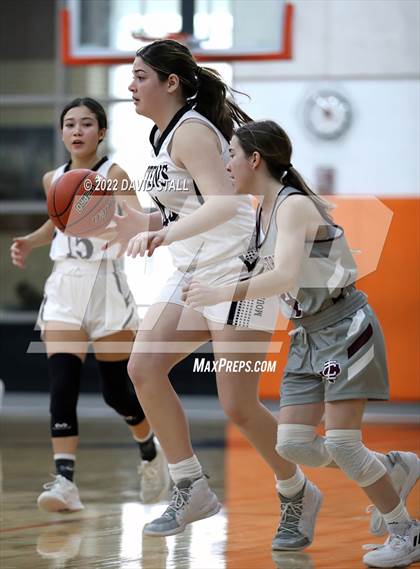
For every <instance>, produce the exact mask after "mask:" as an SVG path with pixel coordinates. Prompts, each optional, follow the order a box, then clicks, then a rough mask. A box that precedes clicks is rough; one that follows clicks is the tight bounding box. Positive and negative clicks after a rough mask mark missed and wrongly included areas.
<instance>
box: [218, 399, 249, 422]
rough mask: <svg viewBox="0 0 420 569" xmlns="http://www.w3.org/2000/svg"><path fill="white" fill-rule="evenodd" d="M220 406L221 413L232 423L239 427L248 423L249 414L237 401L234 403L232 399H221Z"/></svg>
mask: <svg viewBox="0 0 420 569" xmlns="http://www.w3.org/2000/svg"><path fill="white" fill-rule="evenodd" d="M220 404H221V406H222V408H223V411H224V413H225V415H226V417H228V418H229V419H230V420H231V421H232V423H234V424H235V425H237V426H238V427H241V426H243V425H245V424H246V423H247V421H249V417H250V413H249V410H247V409H246V408H245V407H244V406H243V405H242V404H239V402H238V401H235V399H234V398H230V397H229V398H223V397H222V398H221V399H220Z"/></svg>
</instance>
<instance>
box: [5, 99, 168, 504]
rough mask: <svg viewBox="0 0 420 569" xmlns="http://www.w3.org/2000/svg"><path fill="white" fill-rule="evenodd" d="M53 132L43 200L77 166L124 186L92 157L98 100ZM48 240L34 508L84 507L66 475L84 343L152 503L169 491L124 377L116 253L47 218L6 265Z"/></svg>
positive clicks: (126, 349)
mask: <svg viewBox="0 0 420 569" xmlns="http://www.w3.org/2000/svg"><path fill="white" fill-rule="evenodd" d="M60 126H61V132H62V138H63V142H64V145H65V147H66V149H67V150H68V152H69V153H70V160H69V162H68V163H67V164H64V165H63V166H60V167H59V168H57V169H56V170H54V171H52V172H48V173H47V174H45V176H44V178H43V184H44V189H45V193H46V194H48V191H49V188H50V186H51V184H52V183H53V182H54V181H55V180H57V179H58V178H59V177H60V176H61V175H62V174H63V173H64V172H67V171H69V170H72V169H77V168H88V169H91V170H94V171H97V172H98V173H99V174H102V175H103V176H104V177H106V178H109V179H112V180H117V183H118V186H119V188H121V184H122V182H123V180H125V181H126V182H128V179H127V174H126V173H125V172H124V171H123V170H122V169H121V168H120V167H119V166H118V165H117V164H114V163H113V162H112V161H111V160H109V159H108V158H107V157H103V158H101V157H100V156H99V154H98V145H99V143H100V142H101V141H102V140H103V139H104V137H105V134H106V129H107V118H106V114H105V111H104V109H103V107H102V106H101V105H100V104H99V103H98V102H97V101H95V100H93V99H90V98H88V97H86V98H79V99H75V100H74V101H72V102H71V103H69V104H68V105H67V106H66V107H65V108H64V109H63V111H62V113H61V118H60ZM127 187H129V185H128V186H127ZM124 195H125V199H128V200H130V199H131V200H132V198H134V200H132V202H131V203H133V205H135V204H138V201H137V199H136V198H135V196H131V198H130V197H128V196H127V195H126V193H124ZM116 197H117V199H121V196H119V195H117V196H116ZM135 206H136V205H135ZM136 207H140V206H136ZM140 215H142V214H140ZM51 241H52V244H51V250H50V257H51V259H52V260H53V261H54V269H53V272H52V274H51V276H50V277H49V279H48V280H47V282H46V285H45V291H44V300H43V302H42V305H41V308H40V312H39V318H38V323H39V325H40V327H41V330H42V338H43V339H44V341H45V344H46V349H47V353H48V368H49V375H50V396H51V401H50V412H51V437H52V446H53V453H54V462H55V469H56V476H55V478H54V481H53V482H50V483H47V484H46V485H45V486H44V488H45V491H44V492H42V494H41V495H40V496H39V498H38V505H39V507H40V508H41V509H43V510H47V511H50V512H51V511H62V510H70V511H75V510H80V509H82V508H83V506H82V503H81V501H80V497H79V492H78V489H77V486H76V485H75V483H74V481H73V477H74V470H75V460H76V450H77V446H78V442H79V432H78V422H77V413H76V407H77V400H78V396H79V388H80V376H81V370H82V364H83V361H84V360H85V357H86V351H87V347H88V343H89V342H92V343H93V348H94V351H95V355H96V359H97V362H98V366H99V370H100V375H101V379H102V394H103V397H104V399H105V402H106V403H107V404H108V405H110V406H111V407H112V408H113V409H114V410H115V411H116V412H117V413H118V414H120V415H121V416H122V417H123V419H124V420H125V422H126V423H127V425H128V427H129V429H130V431H131V433H132V436H133V438H134V440H135V441H137V443H138V446H139V451H140V457H141V464H140V466H139V474H140V477H141V487H140V498H141V500H142V501H143V502H151V501H155V500H158V499H159V498H160V497H163V496H164V495H165V492H167V491H168V489H169V474H168V471H167V465H166V461H165V459H164V456H163V453H162V451H161V449H160V447H159V445H158V444H157V441H156V440H155V439H154V436H153V433H152V432H151V430H150V426H149V423H148V421H147V419H146V418H145V415H144V412H143V409H142V408H141V406H140V404H139V402H138V400H137V397H136V394H135V393H134V390H133V388H132V384H131V381H130V379H129V377H128V375H127V362H128V354H129V353H130V349H131V344H132V341H133V338H134V332H133V331H134V330H135V329H136V328H137V325H138V319H137V307H136V304H135V302H134V299H133V297H132V295H131V292H130V289H129V287H128V284H127V280H126V276H125V273H124V271H123V263H122V260H121V259H117V254H118V247H112V248H110V249H109V250H108V251H106V253H104V252H103V251H102V249H101V247H102V245H103V244H104V243H105V241H104V240H103V239H99V238H83V239H81V238H78V237H70V236H68V235H65V234H64V233H62V232H61V231H59V230H57V229H54V226H53V224H52V222H51V221H50V220H48V221H47V222H46V223H45V224H44V225H43V226H42V227H40V228H39V229H37V230H36V231H34V232H33V233H31V234H29V235H26V236H24V237H19V238H16V239H14V240H13V244H12V246H11V257H12V261H13V263H14V264H15V265H16V266H17V267H20V268H24V266H25V261H26V258H27V257H28V255H29V254H30V252H31V251H32V249H33V248H35V247H40V246H42V245H46V244H48V243H50V242H51ZM118 346H123V348H119V349H118ZM115 348H117V349H115Z"/></svg>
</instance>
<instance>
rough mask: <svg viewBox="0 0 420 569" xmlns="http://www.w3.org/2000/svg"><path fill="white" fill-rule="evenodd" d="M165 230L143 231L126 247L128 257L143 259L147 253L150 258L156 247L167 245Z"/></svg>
mask: <svg viewBox="0 0 420 569" xmlns="http://www.w3.org/2000/svg"><path fill="white" fill-rule="evenodd" d="M167 231H168V230H167V229H166V228H164V229H159V231H145V232H144V233H139V234H138V235H135V236H134V237H133V238H132V239H130V242H129V243H128V247H127V255H128V256H129V257H133V258H134V257H137V255H140V257H144V255H145V254H146V251H147V256H148V257H151V256H152V255H153V253H154V251H155V249H157V248H158V247H161V246H162V245H169V243H168V241H167V239H166V235H167Z"/></svg>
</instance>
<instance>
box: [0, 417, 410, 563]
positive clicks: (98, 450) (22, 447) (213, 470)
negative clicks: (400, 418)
mask: <svg viewBox="0 0 420 569" xmlns="http://www.w3.org/2000/svg"><path fill="white" fill-rule="evenodd" d="M80 430H81V441H82V442H81V446H80V450H79V453H78V461H77V474H76V476H77V484H78V486H79V490H80V494H81V498H82V501H83V502H84V505H85V510H84V511H83V512H78V513H74V514H47V513H44V512H41V511H39V510H38V509H37V506H36V498H37V495H38V494H39V493H40V491H41V489H42V484H43V483H45V482H47V481H48V479H49V472H51V471H52V459H51V453H50V447H49V440H48V420H47V419H46V418H45V417H39V418H37V417H32V418H31V417H26V418H25V417H10V416H9V417H6V418H3V419H2V450H1V460H2V491H3V492H2V527H1V536H0V537H1V541H0V567H1V568H2V569H29V568H30V569H41V568H45V569H46V568H48V569H61V568H69V569H70V568H72V569H76V568H77V569H94V568H95V569H114V568H115V569H117V568H118V569H314V568H316V569H359V568H363V567H365V566H364V564H363V563H362V561H361V559H362V555H363V550H362V545H363V544H366V543H375V542H378V543H379V542H381V541H383V538H379V539H377V538H375V537H374V536H371V535H370V534H369V531H368V522H369V518H368V516H367V515H366V514H365V508H366V506H367V505H368V500H367V498H366V497H365V496H364V494H363V493H362V491H361V490H360V489H359V488H357V487H356V486H355V485H354V484H353V483H351V482H349V481H348V480H346V479H345V477H344V476H343V474H342V473H341V472H339V471H337V470H333V469H306V472H307V474H308V475H309V476H310V478H311V480H313V481H314V482H315V483H316V484H317V485H318V486H319V488H320V489H321V490H322V492H323V493H324V503H323V507H322V509H321V512H320V515H319V518H318V524H317V529H316V534H315V540H314V543H313V544H312V546H311V547H310V548H309V549H307V550H306V551H305V552H302V553H286V552H284V553H277V554H273V555H272V552H271V549H270V543H271V538H272V536H273V533H274V531H275V529H276V526H277V523H278V519H279V504H278V501H277V497H276V495H275V491H274V481H273V476H272V474H271V472H270V470H269V469H268V467H266V465H265V464H264V463H263V461H262V460H261V459H260V458H259V457H258V456H257V454H256V453H255V451H254V450H253V449H252V448H251V447H250V446H249V444H248V443H247V442H246V441H245V440H244V438H243V437H242V435H241V434H240V433H239V432H238V431H237V429H236V428H234V427H233V426H231V425H230V424H227V423H225V422H224V421H215V420H211V421H204V420H194V421H193V422H192V436H193V442H194V444H195V448H196V451H197V454H198V456H199V458H200V460H201V462H202V464H203V466H204V468H205V471H206V472H207V474H208V475H209V476H210V479H211V484H212V486H213V488H214V489H215V490H216V491H217V493H218V496H219V499H220V500H221V502H222V503H223V509H222V510H221V512H220V513H219V514H218V515H217V516H214V517H213V518H209V519H208V520H203V521H200V522H197V523H195V524H193V525H192V526H190V527H189V528H188V529H187V530H186V531H185V532H184V533H183V534H180V535H178V536H174V537H169V538H151V537H143V536H142V531H141V530H142V527H143V525H144V523H145V522H146V521H148V520H150V519H152V518H153V517H156V515H157V514H159V513H160V512H161V511H162V509H163V508H164V504H157V505H149V506H144V505H141V504H140V503H139V501H138V481H137V475H136V466H137V460H138V453H137V450H136V449H135V448H134V447H133V445H132V443H131V441H130V438H129V436H128V434H127V431H126V429H125V426H124V425H123V424H122V423H121V422H120V421H118V419H117V418H112V419H109V418H108V417H105V418H104V417H102V418H97V419H94V420H93V419H87V418H82V419H81V420H80ZM365 440H366V443H367V445H368V446H369V447H370V448H372V449H374V450H378V451H387V450H391V449H401V450H411V451H415V452H417V453H418V452H419V450H420V449H419V446H420V440H419V431H418V427H417V425H416V424H395V425H390V426H384V425H377V424H370V425H368V426H367V427H366V429H365ZM419 486H420V485H417V487H416V488H415V490H414V491H413V492H412V493H411V495H410V497H409V500H408V507H409V510H410V512H411V514H412V515H414V516H417V517H419V515H420V508H419V500H420V492H419ZM412 567H413V568H414V567H417V568H418V567H420V564H416V565H413V566H412Z"/></svg>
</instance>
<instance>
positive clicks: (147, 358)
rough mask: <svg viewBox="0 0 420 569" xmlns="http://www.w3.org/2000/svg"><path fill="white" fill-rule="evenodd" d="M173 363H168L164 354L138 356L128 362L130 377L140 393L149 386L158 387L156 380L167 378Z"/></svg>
mask: <svg viewBox="0 0 420 569" xmlns="http://www.w3.org/2000/svg"><path fill="white" fill-rule="evenodd" d="M173 365H174V364H173V362H166V358H165V357H164V356H163V355H162V354H136V357H135V358H133V357H131V358H130V359H129V362H128V367H127V370H128V375H129V377H130V379H131V381H132V382H133V384H134V386H135V387H136V389H138V390H139V391H141V390H143V389H145V388H147V387H148V386H149V385H156V380H158V379H164V378H167V376H168V373H169V372H170V370H171V369H172V367H173Z"/></svg>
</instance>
